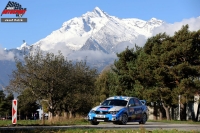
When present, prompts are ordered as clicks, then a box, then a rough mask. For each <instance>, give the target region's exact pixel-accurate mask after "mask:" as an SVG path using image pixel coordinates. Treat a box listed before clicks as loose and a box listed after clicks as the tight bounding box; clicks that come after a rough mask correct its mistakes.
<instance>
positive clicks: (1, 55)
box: [0, 47, 14, 60]
mask: <svg viewBox="0 0 200 133" xmlns="http://www.w3.org/2000/svg"><path fill="white" fill-rule="evenodd" d="M0 60H14V53H13V52H6V51H5V50H4V49H3V48H1V47H0Z"/></svg>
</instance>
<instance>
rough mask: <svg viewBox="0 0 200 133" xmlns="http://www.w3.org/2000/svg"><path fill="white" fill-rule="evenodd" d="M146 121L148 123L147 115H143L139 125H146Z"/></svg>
mask: <svg viewBox="0 0 200 133" xmlns="http://www.w3.org/2000/svg"><path fill="white" fill-rule="evenodd" d="M146 121H147V115H146V114H143V115H142V119H141V121H140V122H139V124H145V123H146Z"/></svg>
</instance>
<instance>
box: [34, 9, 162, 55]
mask: <svg viewBox="0 0 200 133" xmlns="http://www.w3.org/2000/svg"><path fill="white" fill-rule="evenodd" d="M162 24H163V21H161V20H158V19H156V18H152V19H151V20H149V21H144V20H140V19H135V18H132V19H131V18H130V19H119V18H117V17H114V16H110V15H108V14H107V13H106V12H104V11H102V10H101V9H99V8H98V7H96V8H95V9H94V10H93V11H92V12H87V13H85V14H83V15H82V16H81V17H75V18H73V19H71V20H69V21H66V22H64V23H63V25H62V27H61V28H60V29H58V30H56V31H53V32H52V33H51V34H50V35H48V36H47V37H46V38H43V39H41V40H39V41H38V42H36V43H34V44H33V45H34V46H39V47H40V48H41V50H45V51H49V50H55V49H57V48H60V47H62V48H64V49H65V51H67V52H68V53H71V52H73V51H77V50H100V51H102V52H105V53H112V52H116V51H115V50H116V46H118V45H119V44H121V43H122V42H127V43H130V44H134V41H135V40H136V39H137V37H138V36H139V35H143V36H145V37H146V38H147V37H150V36H151V35H152V30H153V29H154V28H155V27H158V26H160V25H162Z"/></svg>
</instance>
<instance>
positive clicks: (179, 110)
mask: <svg viewBox="0 0 200 133" xmlns="http://www.w3.org/2000/svg"><path fill="white" fill-rule="evenodd" d="M178 114H179V115H178V120H181V95H178Z"/></svg>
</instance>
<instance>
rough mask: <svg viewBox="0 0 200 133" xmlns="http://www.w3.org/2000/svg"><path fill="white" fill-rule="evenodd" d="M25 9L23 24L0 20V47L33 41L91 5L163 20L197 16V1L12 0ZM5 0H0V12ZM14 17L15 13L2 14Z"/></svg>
mask: <svg viewBox="0 0 200 133" xmlns="http://www.w3.org/2000/svg"><path fill="white" fill-rule="evenodd" d="M14 2H18V3H20V4H21V5H22V7H23V8H27V12H26V14H25V15H24V16H23V17H25V18H28V22H27V23H2V22H0V48H7V49H10V48H16V47H19V46H20V45H21V44H22V40H26V42H27V43H28V44H33V43H35V42H37V41H39V40H40V39H42V38H44V37H46V36H47V35H49V34H50V33H51V32H52V31H54V30H57V29H59V28H60V27H61V26H62V24H63V22H65V21H67V20H69V19H72V18H74V17H79V16H81V15H82V14H84V13H86V12H88V11H92V10H93V9H94V8H95V7H99V8H100V9H101V10H103V11H105V12H107V13H108V14H109V15H112V16H116V17H118V18H139V19H142V20H149V19H151V18H152V17H155V18H157V19H161V20H164V21H165V22H167V23H175V22H180V21H182V20H183V19H189V18H192V17H198V16H200V8H199V5H200V1H199V0H123V1H122V0H115V1H114V0H99V1H96V0H48V1H47V0H14ZM7 3H8V0H0V12H2V11H3V9H4V8H5V6H6V4H7ZM3 17H15V15H3V16H1V18H3Z"/></svg>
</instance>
